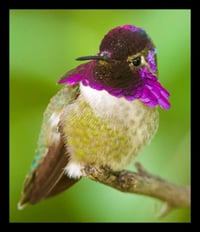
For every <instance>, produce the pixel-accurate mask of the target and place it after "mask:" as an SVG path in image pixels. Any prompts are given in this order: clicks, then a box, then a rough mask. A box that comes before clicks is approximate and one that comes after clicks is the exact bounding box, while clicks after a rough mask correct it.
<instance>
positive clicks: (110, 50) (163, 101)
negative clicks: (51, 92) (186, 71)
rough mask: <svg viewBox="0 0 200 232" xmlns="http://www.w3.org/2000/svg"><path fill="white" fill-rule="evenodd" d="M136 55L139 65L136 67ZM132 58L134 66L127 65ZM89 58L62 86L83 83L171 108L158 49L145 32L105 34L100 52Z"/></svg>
mask: <svg viewBox="0 0 200 232" xmlns="http://www.w3.org/2000/svg"><path fill="white" fill-rule="evenodd" d="M135 56H136V57H139V58H137V59H138V60H139V61H140V62H141V63H139V65H136V64H135V65H134V58H135ZM131 57H133V64H130V62H127V61H128V60H130V59H131ZM86 58H87V59H88V60H89V59H90V60H91V61H90V62H88V63H85V64H81V65H79V66H78V67H77V68H75V69H74V70H72V71H70V72H68V73H67V74H65V76H64V77H63V78H61V80H60V81H59V82H58V83H59V84H63V83H66V84H68V85H76V84H78V83H82V84H83V85H85V86H90V87H91V88H93V89H96V90H99V91H102V90H105V91H107V92H108V93H109V94H111V95H113V96H115V97H118V98H121V97H124V98H125V99H127V100H128V101H133V100H135V99H139V100H140V101H142V102H143V103H144V104H145V105H147V106H148V107H155V106H157V105H158V106H160V107H161V108H162V109H165V110H167V109H169V108H170V103H169V101H168V98H169V96H170V94H169V92H168V91H167V90H166V89H165V88H164V87H163V86H162V85H161V84H160V83H159V81H158V77H157V73H158V70H157V65H156V48H155V47H154V45H153V43H152V41H151V39H150V38H149V36H148V35H147V33H146V32H145V30H144V29H142V28H138V27H135V26H132V25H124V26H122V27H120V26H118V27H116V28H114V29H112V30H110V31H109V32H108V33H107V34H106V35H105V37H104V38H103V40H102V42H101V45H100V51H99V53H98V54H97V55H96V56H88V57H86ZM86 58H84V57H83V58H80V59H79V60H86Z"/></svg>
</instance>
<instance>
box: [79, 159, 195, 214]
mask: <svg viewBox="0 0 200 232" xmlns="http://www.w3.org/2000/svg"><path fill="white" fill-rule="evenodd" d="M135 166H136V169H137V172H131V171H127V170H122V171H119V172H115V171H112V170H111V169H110V168H108V167H96V166H95V167H93V166H87V167H85V168H84V169H83V173H84V175H85V176H87V177H88V178H90V179H92V180H95V181H98V182H100V183H103V184H105V185H108V186H110V187H112V188H115V189H118V190H120V191H122V192H128V193H136V194H142V195H146V196H150V197H154V198H157V199H159V200H161V201H163V202H164V203H165V205H164V207H163V209H162V211H161V212H160V215H159V217H162V216H165V215H166V214H167V213H168V212H169V211H171V210H172V209H174V208H180V207H190V204H191V203H190V186H180V185H176V184H174V183H170V182H168V181H167V180H164V179H162V178H160V177H158V176H155V175H152V174H150V173H149V172H147V171H146V170H144V169H143V167H142V166H141V164H140V163H136V164H135Z"/></svg>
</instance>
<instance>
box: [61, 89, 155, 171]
mask: <svg viewBox="0 0 200 232" xmlns="http://www.w3.org/2000/svg"><path fill="white" fill-rule="evenodd" d="M80 90H81V93H80V96H79V98H78V99H77V101H76V102H75V103H73V104H71V105H70V106H69V107H67V110H66V112H65V114H64V118H63V119H62V122H63V132H64V134H65V135H66V136H65V139H66V141H65V144H67V149H68V151H69V153H70V155H71V162H75V163H78V164H81V165H85V164H93V165H98V166H99V165H103V166H104V165H107V166H110V168H112V169H113V170H120V169H123V168H124V167H125V166H127V165H128V164H130V162H131V161H132V160H133V159H134V157H135V156H136V155H137V154H138V152H139V150H140V149H141V148H142V147H143V146H144V145H146V144H147V143H149V142H150V141H151V139H152V137H153V135H154V134H155V132H156V130H157V128H158V121H159V120H158V119H159V115H158V112H157V109H156V108H149V107H147V106H145V105H144V104H143V103H142V102H140V101H139V100H134V101H128V100H126V99H124V98H116V97H114V96H111V95H110V94H109V93H107V92H106V91H104V90H103V91H98V90H95V89H92V88H90V87H86V86H83V85H81V87H80Z"/></svg>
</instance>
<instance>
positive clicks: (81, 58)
mask: <svg viewBox="0 0 200 232" xmlns="http://www.w3.org/2000/svg"><path fill="white" fill-rule="evenodd" d="M76 60H108V57H105V56H98V55H97V56H81V57H78V58H76Z"/></svg>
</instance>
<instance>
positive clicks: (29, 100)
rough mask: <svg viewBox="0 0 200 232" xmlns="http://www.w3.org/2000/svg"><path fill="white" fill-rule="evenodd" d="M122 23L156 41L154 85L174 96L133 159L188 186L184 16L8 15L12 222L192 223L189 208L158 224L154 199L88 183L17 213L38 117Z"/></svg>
mask: <svg viewBox="0 0 200 232" xmlns="http://www.w3.org/2000/svg"><path fill="white" fill-rule="evenodd" d="M124 24H133V25H135V26H138V27H142V28H144V29H145V30H146V31H147V32H148V34H149V35H150V37H151V38H152V39H153V41H154V43H155V45H156V47H157V52H158V56H157V58H158V68H159V79H160V82H161V83H162V84H163V86H164V87H165V88H167V89H168V90H169V92H170V93H171V97H170V102H171V109H170V110H169V111H164V110H162V109H159V111H160V126H159V130H158V132H157V134H156V136H155V137H154V139H153V141H152V142H151V144H150V145H149V146H147V147H146V148H144V149H143V150H142V152H141V154H140V155H139V156H138V157H137V159H136V160H137V161H140V162H141V163H142V164H143V166H144V167H145V168H146V169H147V170H149V171H150V172H152V173H154V174H156V175H159V176H161V177H163V178H165V179H167V180H169V181H172V182H174V183H177V184H182V185H189V184H190V11H189V10H10V221H11V222H190V210H189V209H176V210H174V211H172V212H171V213H170V214H169V215H167V216H166V217H165V218H163V219H157V217H156V214H157V213H158V212H159V210H160V208H161V206H162V204H161V203H160V202H159V201H158V200H155V199H153V198H150V197H144V196H141V195H134V194H127V193H121V192H119V191H117V190H114V189H112V188H110V187H107V186H104V185H102V184H100V183H96V182H93V181H91V180H89V179H87V178H83V179H82V180H81V181H80V182H79V183H77V184H76V185H74V186H73V187H72V188H71V189H69V190H68V191H66V192H64V193H62V194H60V195H58V196H56V197H54V198H51V199H49V200H44V201H41V202H40V203H38V204H37V205H35V206H28V207H26V208H25V209H24V210H22V211H18V210H17V202H18V200H19V198H20V194H21V189H22V186H23V182H24V178H25V175H26V173H27V172H28V171H29V167H30V165H31V162H32V160H33V156H34V151H35V148H36V143H37V137H38V134H39V131H40V126H41V121H42V115H43V111H44V110H45V108H46V106H47V104H48V102H49V99H50V98H51V97H52V96H53V95H54V94H55V93H56V92H57V91H58V90H59V89H60V88H62V86H61V85H57V84H56V83H57V81H58V80H59V78H60V77H61V76H62V75H63V74H64V73H65V72H67V71H68V70H70V69H72V68H74V67H75V66H77V65H79V64H80V62H77V61H75V58H76V57H79V56H83V55H92V54H96V53H97V52H98V48H99V44H100V42H101V39H102V38H103V36H104V35H105V34H106V33H107V32H108V31H109V30H110V29H111V28H114V27H116V26H118V25H121V26H122V25H124ZM128 168H129V169H131V170H135V169H134V167H133V165H130V166H129V167H128Z"/></svg>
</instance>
